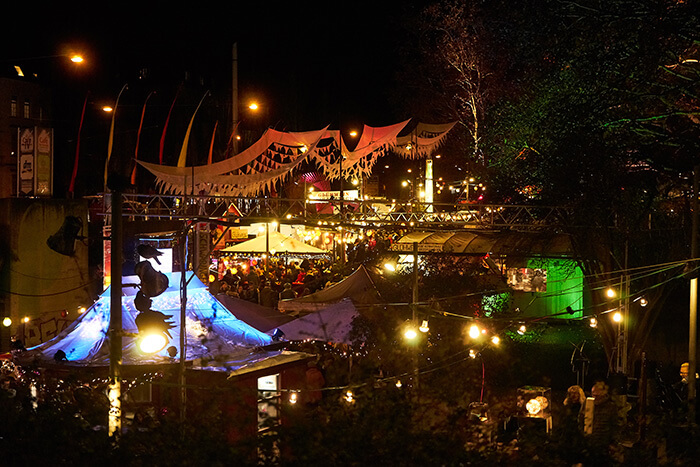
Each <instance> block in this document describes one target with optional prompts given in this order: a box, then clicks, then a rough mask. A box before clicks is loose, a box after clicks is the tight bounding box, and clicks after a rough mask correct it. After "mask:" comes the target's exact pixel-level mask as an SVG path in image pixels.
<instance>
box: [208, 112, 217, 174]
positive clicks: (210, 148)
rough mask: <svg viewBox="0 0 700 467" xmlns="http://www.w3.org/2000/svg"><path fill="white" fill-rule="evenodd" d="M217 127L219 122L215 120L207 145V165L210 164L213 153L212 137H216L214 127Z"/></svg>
mask: <svg viewBox="0 0 700 467" xmlns="http://www.w3.org/2000/svg"><path fill="white" fill-rule="evenodd" d="M218 126H219V121H218V120H217V121H216V123H215V124H214V132H213V133H212V134H211V143H210V144H209V157H208V158H207V164H208V165H209V164H211V162H212V155H213V153H214V136H216V127H218Z"/></svg>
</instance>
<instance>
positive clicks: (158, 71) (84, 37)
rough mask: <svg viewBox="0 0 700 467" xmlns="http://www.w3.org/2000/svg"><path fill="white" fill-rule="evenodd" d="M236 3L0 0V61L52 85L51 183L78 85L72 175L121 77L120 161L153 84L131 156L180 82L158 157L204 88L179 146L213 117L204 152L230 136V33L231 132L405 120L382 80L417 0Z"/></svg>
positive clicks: (146, 154)
mask: <svg viewBox="0 0 700 467" xmlns="http://www.w3.org/2000/svg"><path fill="white" fill-rule="evenodd" d="M238 3H241V2H231V3H230V5H228V6H216V7H215V6H212V5H210V4H207V5H206V6H202V7H198V6H192V5H187V6H182V5H176V4H174V3H164V2H142V3H141V4H135V3H133V2H130V3H119V4H118V5H117V6H118V8H115V6H114V5H113V4H106V5H99V6H98V5H97V4H95V3H86V2H82V3H81V2H71V3H70V4H66V3H60V2H51V3H48V2H39V3H38V4H32V5H31V6H30V5H23V4H19V3H13V4H11V5H9V6H7V7H6V8H5V7H4V9H5V10H7V11H8V14H7V18H14V19H15V20H14V21H11V22H10V24H9V27H8V28H6V29H5V30H4V31H3V32H2V35H3V42H4V44H5V45H6V46H5V47H3V48H2V59H3V62H4V63H5V64H7V63H9V62H8V60H9V59H22V61H23V63H22V65H23V67H24V68H25V72H30V73H31V72H37V73H39V75H40V77H41V78H42V79H43V80H44V82H46V81H48V82H49V83H50V84H51V86H52V87H53V88H54V89H55V90H56V91H57V95H56V103H55V105H54V107H55V109H54V115H53V118H54V120H55V127H56V129H57V148H59V147H60V145H61V143H63V144H64V146H65V151H64V152H65V158H66V159H67V160H66V161H65V163H61V161H58V165H57V170H56V174H55V177H56V185H57V188H59V187H60V185H61V183H62V182H63V181H64V179H66V178H69V173H70V167H71V166H72V157H73V155H72V153H73V152H74V149H73V147H74V146H75V144H76V140H77V138H76V135H77V130H78V126H79V125H78V122H79V121H80V114H81V109H82V106H83V101H84V100H85V99H86V96H87V98H88V109H87V112H86V117H85V123H84V128H83V131H82V136H81V150H80V152H81V163H80V174H79V176H80V178H83V177H85V172H86V171H87V173H88V174H89V173H92V171H93V170H97V168H98V167H99V165H100V163H101V162H100V160H102V161H103V160H104V153H105V149H104V146H105V143H104V140H105V134H106V132H107V131H108V123H107V121H108V119H107V118H105V117H104V116H100V115H99V112H98V111H97V110H96V109H98V108H99V107H101V105H102V104H105V103H113V102H114V100H115V99H116V96H117V95H118V94H119V91H120V89H121V88H122V86H124V85H125V84H128V90H127V91H126V92H124V94H123V97H122V98H121V100H120V107H119V109H120V112H118V120H117V128H116V130H115V131H116V133H115V134H116V135H117V140H116V141H115V153H119V152H122V153H125V154H126V156H124V157H123V158H122V159H123V160H125V161H129V160H130V159H129V155H130V154H131V153H133V147H134V146H135V135H136V131H137V128H138V126H139V118H140V114H141V110H142V107H143V103H144V101H145V99H146V97H147V96H148V94H149V93H151V92H152V91H155V92H156V93H155V94H154V95H153V96H152V97H151V98H150V100H149V101H148V106H149V107H148V111H147V114H146V118H145V120H144V125H143V134H142V135H141V143H140V145H139V151H140V152H141V154H142V156H141V157H142V158H144V159H145V160H150V161H153V162H155V160H153V159H154V157H157V156H155V154H157V152H158V147H157V146H158V145H157V141H158V140H159V138H160V135H161V132H162V128H163V124H164V121H165V118H166V115H167V113H168V109H169V107H170V105H171V104H172V102H173V100H174V98H175V95H176V92H177V89H178V87H180V86H183V85H184V91H182V92H181V94H179V95H178V96H179V97H178V98H177V100H176V106H175V109H174V110H173V114H172V121H171V123H170V125H171V127H169V128H168V131H169V135H170V137H169V140H168V141H167V143H166V153H167V154H169V156H170V157H171V158H172V157H173V155H176V154H177V152H178V151H179V147H180V145H181V143H182V135H183V134H184V132H185V128H186V126H187V124H188V123H189V119H190V117H191V115H192V113H193V111H194V109H195V108H196V105H197V103H198V101H199V99H200V98H201V97H202V95H203V94H204V92H205V91H209V92H210V93H211V94H210V97H208V98H207V99H206V100H205V101H204V105H203V107H202V110H200V111H199V113H198V114H197V115H198V116H197V119H198V125H195V128H194V129H193V135H192V139H191V141H192V142H191V144H195V145H196V144H204V141H207V142H208V141H209V139H210V135H211V132H212V128H213V126H214V122H215V121H219V125H221V127H220V129H219V130H217V131H218V136H217V147H218V149H217V151H218V154H217V155H216V156H215V160H216V159H217V156H218V158H222V157H223V151H224V149H225V147H226V142H227V138H228V137H229V136H230V130H229V129H228V128H226V126H227V125H228V124H229V122H228V121H226V119H228V118H230V115H231V110H230V105H231V94H230V93H231V68H232V62H231V51H232V45H233V44H234V43H237V45H238V75H239V103H240V105H239V107H240V108H241V110H240V119H241V120H242V123H241V130H243V131H242V132H245V131H248V132H249V133H250V135H249V137H250V138H252V139H256V138H257V136H259V135H260V134H262V132H263V131H264V129H265V128H267V127H274V128H276V129H278V130H287V131H307V130H315V129H319V128H322V127H325V126H326V125H329V126H330V127H331V128H333V129H335V128H338V127H339V126H340V127H341V129H342V130H343V131H345V132H348V131H349V130H350V129H360V128H361V125H362V124H367V125H371V126H383V125H390V124H393V123H396V122H399V121H403V120H405V119H408V118H410V117H411V115H407V114H406V112H405V111H403V110H398V106H397V105H396V101H395V93H394V91H395V89H396V87H397V86H400V83H397V82H396V70H397V66H398V64H399V61H400V57H399V49H400V45H401V41H402V37H404V35H405V34H406V33H407V31H406V24H407V22H406V21H405V20H404V19H405V18H406V16H409V17H410V16H414V15H416V14H417V12H418V11H420V9H421V8H422V6H423V5H424V4H425V3H426V2H424V1H423V2H420V1H413V2H411V1H409V2H399V1H397V0H390V1H382V2H374V3H369V2H364V3H363V2H359V3H354V4H352V5H339V4H336V3H321V2H301V3H300V4H299V5H301V4H303V5H304V6H299V5H298V4H293V3H279V4H276V3H274V2H273V3H272V4H270V3H264V4H263V3H260V4H259V6H251V5H247V6H243V5H239V4H238ZM105 8H106V9H105ZM7 45H10V46H9V47H7ZM73 50H77V51H80V52H81V53H82V54H84V56H85V58H86V63H85V64H84V65H83V66H82V67H81V68H80V69H75V68H74V67H73V66H72V65H70V64H69V63H68V62H67V61H65V60H59V59H57V58H41V59H36V60H34V58H35V57H46V56H52V55H58V54H62V53H67V52H69V51H73ZM143 70H147V73H146V74H144V73H143ZM181 89H182V88H181ZM250 99H255V100H257V101H259V102H260V103H261V105H262V107H261V111H260V112H259V113H258V114H256V115H252V114H248V113H247V112H248V111H247V109H245V108H244V105H246V104H247V102H248V101H249V100H250ZM392 99H393V100H392ZM91 112H92V114H91ZM198 141H199V142H200V143H198ZM207 144H208V143H207ZM198 162H201V161H198ZM102 163H103V162H102ZM127 163H128V162H127ZM165 163H166V164H174V163H175V161H173V160H166V161H165ZM61 167H63V168H64V169H65V170H62V168H61ZM382 167H383V165H382ZM127 170H128V169H127ZM92 188H93V189H96V188H97V186H95V187H92ZM87 191H91V190H90V189H89V187H88V190H87ZM58 192H60V188H59V190H58Z"/></svg>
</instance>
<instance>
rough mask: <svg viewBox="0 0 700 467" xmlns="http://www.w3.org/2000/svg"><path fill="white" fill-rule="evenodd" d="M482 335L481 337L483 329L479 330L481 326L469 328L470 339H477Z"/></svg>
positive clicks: (473, 325) (474, 325)
mask: <svg viewBox="0 0 700 467" xmlns="http://www.w3.org/2000/svg"><path fill="white" fill-rule="evenodd" d="M480 335H481V329H479V326H477V325H476V324H472V325H471V326H470V327H469V337H471V338H472V339H476V338H478V337H479V336H480Z"/></svg>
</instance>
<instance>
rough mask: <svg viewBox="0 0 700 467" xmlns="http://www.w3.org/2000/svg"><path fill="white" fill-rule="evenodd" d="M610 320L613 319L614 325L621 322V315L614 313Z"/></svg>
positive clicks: (617, 312)
mask: <svg viewBox="0 0 700 467" xmlns="http://www.w3.org/2000/svg"><path fill="white" fill-rule="evenodd" d="M612 319H613V321H615V322H616V323H620V322H622V313H620V312H619V311H616V312H615V313H614V314H613V317H612Z"/></svg>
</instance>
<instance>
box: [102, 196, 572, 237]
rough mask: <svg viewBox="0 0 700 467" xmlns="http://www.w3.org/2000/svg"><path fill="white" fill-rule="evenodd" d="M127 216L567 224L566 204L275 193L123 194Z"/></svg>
mask: <svg viewBox="0 0 700 467" xmlns="http://www.w3.org/2000/svg"><path fill="white" fill-rule="evenodd" d="M109 196H110V195H109V194H106V195H97V196H93V197H90V202H91V212H92V213H93V214H98V215H104V216H110V214H111V212H110V209H111V208H110V203H109ZM123 216H124V217H126V218H129V219H134V220H135V219H142V220H149V219H152V220H156V219H160V220H164V219H167V220H184V219H192V220H199V221H210V222H235V223H241V224H252V223H257V222H269V221H270V220H271V219H275V220H278V221H279V222H282V223H297V224H306V225H328V224H333V225H337V224H340V225H347V226H349V227H352V226H356V227H372V226H373V227H392V226H393V227H411V228H416V227H420V228H425V229H436V230H439V229H446V228H450V229H455V228H473V229H502V228H520V229H538V228H552V227H553V226H559V225H563V224H564V223H565V219H567V218H568V212H567V210H566V209H565V208H562V207H556V206H519V205H494V204H468V205H461V204H449V203H415V202H404V203H401V202H397V203H392V202H388V201H378V200H365V201H359V200H357V201H355V200H353V201H344V202H342V203H341V202H340V201H339V200H333V201H329V200H324V201H319V200H307V199H286V198H270V197H234V196H209V195H202V196H176V195H160V194H132V193H124V194H123Z"/></svg>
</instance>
